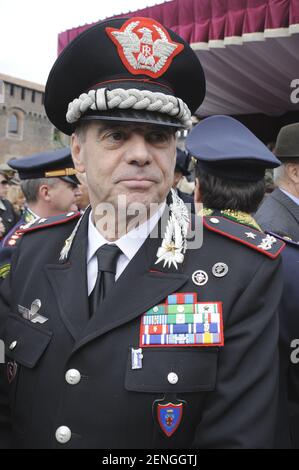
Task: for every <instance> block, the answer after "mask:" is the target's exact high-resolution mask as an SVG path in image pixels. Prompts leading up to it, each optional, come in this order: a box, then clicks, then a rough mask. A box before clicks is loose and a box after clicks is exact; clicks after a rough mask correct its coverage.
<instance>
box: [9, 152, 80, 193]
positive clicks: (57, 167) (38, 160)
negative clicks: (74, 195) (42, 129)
mask: <svg viewBox="0 0 299 470" xmlns="http://www.w3.org/2000/svg"><path fill="white" fill-rule="evenodd" d="M8 164H9V166H10V167H11V168H13V169H14V170H17V171H18V173H19V178H20V179H21V180H28V179H35V178H60V179H62V180H64V181H66V182H67V183H71V184H74V185H77V184H79V181H78V180H77V178H76V176H75V175H76V173H77V172H76V170H75V168H74V164H73V160H72V156H71V150H70V148H69V147H64V148H61V149H58V150H50V151H48V152H42V153H35V154H34V155H30V156H29V157H23V158H14V159H12V160H9V162H8Z"/></svg>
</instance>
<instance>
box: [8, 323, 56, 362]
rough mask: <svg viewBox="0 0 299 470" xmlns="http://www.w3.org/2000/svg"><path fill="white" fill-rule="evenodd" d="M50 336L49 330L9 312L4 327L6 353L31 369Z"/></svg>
mask: <svg viewBox="0 0 299 470" xmlns="http://www.w3.org/2000/svg"><path fill="white" fill-rule="evenodd" d="M51 337H52V332H51V331H49V330H46V329H45V328H44V327H39V326H36V325H34V324H33V323H31V322H30V321H29V320H24V319H23V318H20V317H18V316H17V315H14V314H11V315H9V317H8V319H7V323H6V329H5V350H6V351H5V352H6V355H7V356H8V357H9V358H10V359H13V360H14V361H16V362H18V363H19V364H21V365H23V366H25V367H29V368H30V369H31V368H33V367H34V366H35V365H36V364H37V362H38V360H39V359H40V358H41V356H42V354H43V353H44V351H45V349H46V347H47V346H48V344H49V342H50V340H51ZM10 346H11V347H12V346H14V347H13V349H10Z"/></svg>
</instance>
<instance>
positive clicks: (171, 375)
mask: <svg viewBox="0 0 299 470" xmlns="http://www.w3.org/2000/svg"><path fill="white" fill-rule="evenodd" d="M167 380H168V382H169V383H170V384H172V385H175V384H176V383H178V380H179V378H178V375H177V374H176V373H175V372H170V373H169V374H168V376H167Z"/></svg>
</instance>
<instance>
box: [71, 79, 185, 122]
mask: <svg viewBox="0 0 299 470" xmlns="http://www.w3.org/2000/svg"><path fill="white" fill-rule="evenodd" d="M116 108H118V109H130V108H131V109H135V110H138V111H140V110H142V111H151V112H157V113H163V114H168V115H169V116H171V117H174V118H177V119H178V120H179V121H180V122H181V123H182V127H185V128H186V129H190V128H191V127H192V121H191V111H190V109H189V108H188V106H187V105H186V103H184V101H183V100H181V99H180V98H176V97H175V96H171V95H165V94H164V93H157V92H152V91H149V90H137V89H135V88H132V89H129V90H124V89H123V88H116V89H115V90H107V89H106V88H99V89H97V90H90V91H89V92H88V93H82V95H80V96H79V98H76V99H74V100H73V101H72V102H71V103H69V105H68V110H67V113H66V120H67V122H68V123H70V124H73V123H74V122H76V121H78V120H79V119H80V117H81V116H82V115H83V114H84V113H86V111H87V110H89V109H91V110H93V111H107V110H109V109H116Z"/></svg>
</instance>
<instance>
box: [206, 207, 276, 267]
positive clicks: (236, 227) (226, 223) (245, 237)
mask: <svg viewBox="0 0 299 470" xmlns="http://www.w3.org/2000/svg"><path fill="white" fill-rule="evenodd" d="M203 224H204V226H205V227H206V228H207V229H208V230H211V231H212V232H216V233H219V234H220V235H223V236H224V237H228V238H230V239H231V240H235V241H236V242H239V243H242V244H243V245H246V246H248V247H249V248H252V249H253V250H256V251H259V252H260V253H263V254H264V255H266V256H268V257H269V258H272V259H275V258H277V257H278V255H279V254H280V253H281V251H282V250H283V249H284V247H285V242H284V241H282V240H279V239H278V238H276V237H275V236H273V235H270V234H266V233H264V232H260V231H258V230H255V229H253V228H251V227H250V228H249V227H246V226H245V225H243V224H240V223H238V222H233V221H232V220H230V219H227V218H226V217H218V216H217V217H213V216H212V217H203Z"/></svg>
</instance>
